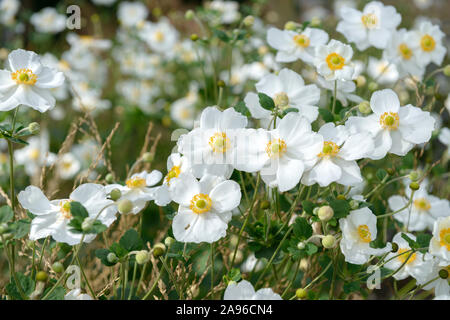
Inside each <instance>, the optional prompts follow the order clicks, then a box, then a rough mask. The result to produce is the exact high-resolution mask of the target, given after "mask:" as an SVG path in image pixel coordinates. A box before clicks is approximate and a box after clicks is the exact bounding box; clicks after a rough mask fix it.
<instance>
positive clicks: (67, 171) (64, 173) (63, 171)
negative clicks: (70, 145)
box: [56, 152, 81, 180]
mask: <svg viewBox="0 0 450 320" xmlns="http://www.w3.org/2000/svg"><path fill="white" fill-rule="evenodd" d="M80 169H81V162H80V160H78V158H77V157H75V155H73V154H72V153H70V152H67V153H64V154H63V155H61V157H60V158H58V159H57V160H56V172H57V173H58V175H59V176H60V177H61V179H64V180H69V179H72V178H73V177H74V176H75V175H76V174H77V173H78V172H79V171H80Z"/></svg>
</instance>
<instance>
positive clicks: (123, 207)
mask: <svg viewBox="0 0 450 320" xmlns="http://www.w3.org/2000/svg"><path fill="white" fill-rule="evenodd" d="M117 209H118V210H119V212H120V213H122V214H127V213H130V212H131V210H133V203H132V202H131V201H130V200H128V199H122V200H120V201H119V202H118V203H117Z"/></svg>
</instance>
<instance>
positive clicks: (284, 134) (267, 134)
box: [235, 112, 323, 192]
mask: <svg viewBox="0 0 450 320" xmlns="http://www.w3.org/2000/svg"><path fill="white" fill-rule="evenodd" d="M322 146H323V138H322V136H321V135H319V134H317V133H315V132H312V130H311V124H310V123H309V121H308V120H307V119H306V118H304V117H302V116H300V115H299V114H298V113H297V112H290V113H288V114H287V115H286V116H285V117H284V118H283V119H281V120H280V121H279V123H277V126H276V129H273V130H271V131H267V130H264V129H257V130H254V129H248V130H247V132H246V133H243V134H242V135H241V137H240V139H239V140H238V144H237V159H236V163H235V167H236V169H238V170H242V171H247V172H257V171H260V173H261V178H262V179H263V181H264V182H265V183H266V184H267V185H268V186H269V187H270V188H278V190H279V191H280V192H284V191H288V190H290V189H292V188H294V187H295V186H296V185H297V184H298V183H299V181H300V179H301V177H302V174H303V172H304V171H305V170H308V169H310V168H311V167H312V166H313V165H314V164H315V163H316V161H317V159H318V157H317V155H318V154H319V153H320V151H321V150H322Z"/></svg>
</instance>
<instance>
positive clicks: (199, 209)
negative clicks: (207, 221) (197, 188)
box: [189, 193, 212, 214]
mask: <svg viewBox="0 0 450 320" xmlns="http://www.w3.org/2000/svg"><path fill="white" fill-rule="evenodd" d="M189 207H190V208H191V210H192V211H194V212H195V213H197V214H201V213H205V212H208V211H209V210H211V207H212V200H211V198H210V197H209V196H208V195H207V194H203V193H199V194H196V195H195V196H194V197H193V198H192V200H191V205H190V206H189Z"/></svg>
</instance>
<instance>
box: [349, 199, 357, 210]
mask: <svg viewBox="0 0 450 320" xmlns="http://www.w3.org/2000/svg"><path fill="white" fill-rule="evenodd" d="M349 205H350V208H351V209H352V210H356V209H358V207H359V203H358V201H356V200H350V202H349Z"/></svg>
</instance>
